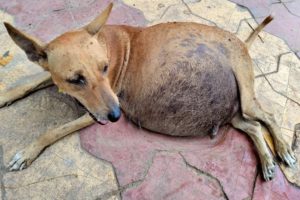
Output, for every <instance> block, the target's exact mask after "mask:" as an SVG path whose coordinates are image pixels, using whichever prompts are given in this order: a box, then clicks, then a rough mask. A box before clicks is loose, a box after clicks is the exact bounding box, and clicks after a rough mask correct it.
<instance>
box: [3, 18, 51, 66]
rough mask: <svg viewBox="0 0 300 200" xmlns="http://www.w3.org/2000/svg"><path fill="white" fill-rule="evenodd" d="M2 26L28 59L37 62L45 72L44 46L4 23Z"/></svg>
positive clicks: (45, 56)
mask: <svg viewBox="0 0 300 200" xmlns="http://www.w3.org/2000/svg"><path fill="white" fill-rule="evenodd" d="M4 26H5V28H6V30H7V32H8V34H9V35H10V37H11V38H12V39H13V41H14V42H15V43H16V44H17V45H18V46H19V47H20V48H21V49H23V50H24V51H25V53H26V55H27V57H28V59H29V60H30V61H32V62H37V63H38V64H40V65H41V66H42V67H43V68H45V69H46V70H47V67H46V66H47V65H46V63H47V54H46V52H45V51H44V47H45V45H44V44H42V42H40V41H39V40H38V39H36V38H33V37H32V36H29V35H28V34H26V33H24V32H22V31H20V30H18V29H16V28H15V27H13V26H12V25H11V24H9V23H7V22H4Z"/></svg>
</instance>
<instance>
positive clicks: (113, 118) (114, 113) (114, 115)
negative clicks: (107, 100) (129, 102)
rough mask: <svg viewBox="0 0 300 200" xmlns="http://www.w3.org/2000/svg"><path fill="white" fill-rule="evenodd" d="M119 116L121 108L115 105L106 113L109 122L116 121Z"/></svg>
mask: <svg viewBox="0 0 300 200" xmlns="http://www.w3.org/2000/svg"><path fill="white" fill-rule="evenodd" d="M120 117H121V109H120V107H119V106H115V107H114V108H113V109H112V110H111V111H110V113H108V115H107V118H108V120H109V121H111V122H116V121H118V120H119V119H120Z"/></svg>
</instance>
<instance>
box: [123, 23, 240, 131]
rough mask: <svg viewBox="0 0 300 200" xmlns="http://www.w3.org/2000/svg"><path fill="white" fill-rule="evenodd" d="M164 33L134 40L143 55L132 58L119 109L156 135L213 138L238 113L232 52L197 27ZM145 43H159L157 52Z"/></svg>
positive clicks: (138, 53) (136, 54)
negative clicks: (154, 41)
mask: <svg viewBox="0 0 300 200" xmlns="http://www.w3.org/2000/svg"><path fill="white" fill-rule="evenodd" d="M164 33H165V34H164V35H163V36H162V35H161V34H160V35H157V34H155V30H152V32H151V30H150V33H147V32H146V33H144V35H143V33H141V35H142V36H141V37H142V38H143V39H142V40H139V39H137V40H136V43H138V45H144V46H145V49H144V50H143V51H139V52H135V51H134V50H133V52H131V61H130V62H129V65H128V69H127V72H126V75H125V76H126V78H125V79H124V81H123V88H122V90H121V92H120V94H119V99H120V103H121V107H122V109H123V111H124V112H125V115H127V117H128V118H130V119H131V120H132V121H134V122H135V123H137V124H138V125H139V126H141V127H143V128H146V129H149V130H152V131H155V132H159V133H163V134H168V135H174V136H204V135H207V134H214V133H215V132H216V131H217V130H218V127H219V126H222V125H224V124H225V123H228V122H229V121H230V120H231V118H232V117H233V115H234V114H235V113H236V112H237V110H238V109H239V97H238V88H237V83H236V80H235V76H234V74H233V71H232V69H231V66H230V60H229V58H230V55H229V54H230V53H231V52H230V51H229V50H227V48H226V44H225V43H220V42H216V41H217V40H215V39H214V38H213V37H211V36H210V38H205V35H204V34H205V33H201V31H199V30H198V29H197V27H196V28H194V29H193V27H192V28H190V29H188V28H187V27H184V26H176V28H175V27H174V29H168V30H166V31H165V32H164ZM182 35H184V37H183V36H182ZM179 36H180V37H179ZM145 37H152V38H153V39H155V40H158V42H157V41H156V44H159V46H158V45H155V46H153V45H151V44H150V45H149V44H146V42H147V43H149V42H150V43H151V41H147V40H146V41H145V39H144V38H145ZM178 38H180V39H178ZM150 49H151V50H150ZM138 57H141V58H142V59H137V58H138ZM129 94H130V95H129Z"/></svg>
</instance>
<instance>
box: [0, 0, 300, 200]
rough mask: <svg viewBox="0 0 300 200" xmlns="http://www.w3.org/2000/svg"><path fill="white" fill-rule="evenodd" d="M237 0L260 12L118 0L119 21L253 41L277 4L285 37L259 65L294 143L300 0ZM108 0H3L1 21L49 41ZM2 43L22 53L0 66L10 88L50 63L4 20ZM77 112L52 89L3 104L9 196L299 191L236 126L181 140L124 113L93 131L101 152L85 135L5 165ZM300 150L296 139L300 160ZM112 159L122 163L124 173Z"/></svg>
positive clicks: (298, 112) (182, 0) (257, 52)
mask: <svg viewBox="0 0 300 200" xmlns="http://www.w3.org/2000/svg"><path fill="white" fill-rule="evenodd" d="M235 1H236V2H238V3H239V4H242V5H246V6H248V7H249V8H250V10H252V11H253V12H252V15H251V14H250V13H249V12H248V10H247V9H246V8H242V7H240V6H237V5H236V4H234V3H232V2H229V1H226V0H214V1H209V0H201V1H200V0H166V1H158V0H155V1H142V0H123V2H124V3H123V2H122V1H121V0H119V1H116V2H115V6H114V9H113V12H112V15H111V17H110V19H109V23H118V24H130V25H141V26H143V25H151V24H156V23H160V22H167V21H195V22H199V23H204V24H208V25H213V26H218V27H221V28H223V29H225V30H228V31H231V32H233V33H236V34H237V36H238V37H240V38H241V39H242V40H244V39H245V38H246V37H247V36H248V35H249V33H250V32H251V31H252V29H251V27H253V28H254V27H255V26H256V22H255V20H257V21H258V22H260V21H261V20H262V19H263V17H265V16H266V15H268V14H269V13H270V12H272V11H276V19H275V21H273V22H272V23H271V24H270V25H268V27H267V28H266V30H268V31H270V32H272V31H273V32H272V33H273V34H274V35H276V36H280V37H282V38H283V39H280V38H278V37H275V36H273V35H271V34H268V33H265V32H263V33H261V34H260V39H257V40H256V41H255V42H254V44H253V46H252V48H251V49H250V54H251V56H252V58H253V61H254V67H255V74H256V80H255V84H256V88H255V90H256V95H257V97H258V99H259V101H260V102H261V104H262V105H263V107H264V108H265V109H266V110H269V111H274V114H275V116H276V119H277V120H278V122H279V124H280V126H281V130H282V132H283V134H284V137H285V138H286V139H287V140H288V142H289V143H290V144H291V143H292V139H293V137H294V126H295V124H297V123H299V122H300V119H299V116H300V109H299V107H300V96H299V94H300V85H299V80H298V79H299V76H300V74H299V73H300V72H299V69H300V63H299V59H298V58H297V56H296V54H295V53H298V57H299V50H300V49H299V48H298V47H299V46H298V45H299V39H298V35H299V29H297V28H295V27H299V21H297V20H298V16H297V15H298V13H299V6H298V5H299V1H297V0H282V1H280V2H279V1H277V0H271V1H269V0H254V1H246V0H235ZM108 2H109V1H108V0H103V1H102V0H96V1H93V0H83V1H78V0H54V1H39V3H37V2H36V1H33V0H24V1H1V2H0V8H1V9H2V10H4V11H5V12H3V11H0V19H1V21H2V20H3V21H9V22H13V23H14V24H15V25H16V26H18V27H19V28H21V29H23V30H25V31H27V32H28V33H30V34H33V35H35V36H37V37H39V38H41V39H42V40H43V41H49V40H51V39H53V38H54V37H56V36H57V35H59V34H61V33H62V32H64V31H67V30H69V29H73V28H77V27H80V26H82V25H84V24H86V23H87V22H88V21H90V20H91V19H92V18H94V16H96V15H97V14H98V13H99V11H100V10H102V9H103V8H104V7H105V5H107V4H108ZM282 2H283V3H282ZM33 4H34V5H35V6H32V5H33ZM252 16H254V17H255V19H253V18H252ZM250 26H251V27H250ZM284 40H285V41H287V42H288V43H289V46H290V47H291V48H292V50H290V48H289V47H288V45H286V43H285V41H284ZM0 44H1V45H0V55H2V54H3V53H5V52H6V51H8V50H9V51H10V53H11V55H13V58H14V59H13V60H12V62H10V63H9V64H8V65H6V66H5V67H2V68H0V95H1V92H2V94H3V92H5V90H6V89H8V88H9V87H10V86H13V85H15V84H20V83H22V80H23V79H22V78H23V77H24V76H27V75H30V74H35V73H37V72H39V71H40V70H41V69H40V68H39V67H37V66H35V65H34V64H31V63H30V62H28V61H27V59H26V56H25V55H24V53H23V52H21V51H20V50H19V49H18V48H17V47H16V46H15V45H14V44H13V42H12V41H11V40H10V39H9V37H8V35H7V34H6V32H5V30H4V27H3V25H2V24H0ZM293 51H294V52H295V53H293ZM62 102H64V103H69V104H70V105H69V106H66V105H65V104H64V103H62ZM76 110H77V108H76V106H75V104H74V102H72V101H71V100H68V99H67V98H66V97H63V96H60V95H57V94H55V93H54V92H53V91H52V90H46V91H42V92H39V93H37V94H35V96H33V97H29V98H28V99H25V100H22V101H19V102H17V103H16V104H15V105H12V106H11V107H9V108H3V109H1V110H0V121H1V127H0V131H1V132H0V133H1V138H0V168H1V170H0V183H1V184H2V186H5V187H2V190H0V195H2V197H4V198H6V199H21V198H22V199H40V197H42V198H44V199H95V198H98V199H118V198H119V196H118V195H119V194H121V195H122V196H123V198H124V199H145V198H146V199H147V198H148V199H149V198H150V199H151V198H152V199H159V198H163V199H220V198H224V197H225V198H226V197H228V198H229V199H251V198H252V199H261V198H264V199H297V198H298V196H299V189H297V188H295V187H293V186H291V184H289V183H288V182H287V181H286V180H285V178H284V176H283V174H282V172H281V171H280V170H279V168H278V169H277V172H276V174H277V176H276V178H275V179H274V180H273V181H271V182H269V183H265V182H262V180H261V173H260V168H257V167H256V165H257V159H256V157H255V151H253V149H252V145H251V143H250V141H249V139H248V138H247V137H245V136H244V135H242V134H241V133H238V132H236V131H234V130H232V129H230V131H229V132H228V133H227V134H224V135H226V136H224V135H222V134H221V135H220V136H219V137H217V138H216V140H213V141H212V140H210V139H208V138H204V139H188V138H186V139H182V138H180V139H178V138H170V137H166V136H161V135H157V134H153V133H148V132H146V131H143V130H139V129H137V128H135V127H133V126H132V125H130V124H128V123H127V122H126V121H124V120H123V121H120V122H119V123H117V124H113V125H108V126H105V127H101V126H98V125H96V126H92V127H90V128H88V129H86V130H84V131H83V133H82V135H81V143H82V145H83V147H84V148H85V149H87V150H88V151H89V152H90V153H92V154H94V155H96V156H97V157H98V158H101V160H99V159H96V158H95V157H92V156H90V155H88V154H87V153H85V152H84V151H83V150H81V148H80V145H79V141H78V136H77V135H76V134H75V135H72V136H68V137H66V138H64V139H63V140H62V141H60V142H58V143H57V144H55V145H53V146H51V147H49V148H48V149H46V151H45V152H43V153H42V154H41V156H40V157H39V158H38V159H37V160H36V161H35V162H34V163H33V164H32V166H31V167H30V168H29V169H27V170H25V171H22V172H17V173H7V172H6V171H5V170H4V163H7V162H8V160H9V158H10V157H11V156H12V155H13V154H14V153H15V152H16V151H17V150H20V149H21V148H23V147H24V146H25V145H26V144H28V143H30V141H32V140H33V138H35V137H36V136H37V135H38V134H41V133H42V132H43V131H44V130H46V129H47V128H51V127H53V126H57V125H59V124H61V123H64V122H66V121H68V120H72V119H74V118H75V117H76V116H78V113H77V111H76ZM2 119H3V120H2ZM16 119H17V121H16ZM2 123H3V124H4V126H2ZM2 135H3V136H2ZM223 136H224V137H223ZM2 149H3V151H2ZM299 149H300V148H299V146H297V145H296V150H295V152H296V156H297V157H298V161H299V160H300V157H299V156H300V150H299ZM103 158H104V159H105V160H106V161H105V160H103ZM108 161H109V162H112V163H113V166H114V167H115V173H116V175H117V176H116V177H115V176H114V173H113V171H112V170H113V169H112V166H111V165H110V164H109V162H108ZM280 167H281V168H282V169H283V172H284V173H285V176H286V177H287V178H288V179H289V181H291V182H293V183H295V184H298V185H300V178H299V177H300V176H299V168H298V169H295V170H292V169H287V168H285V167H284V166H280ZM133 169H134V170H133ZM257 172H258V173H257ZM115 178H117V179H118V182H119V185H117V183H116V179H115ZM253 188H254V189H253ZM29 191H30V192H29ZM206 195H207V196H206Z"/></svg>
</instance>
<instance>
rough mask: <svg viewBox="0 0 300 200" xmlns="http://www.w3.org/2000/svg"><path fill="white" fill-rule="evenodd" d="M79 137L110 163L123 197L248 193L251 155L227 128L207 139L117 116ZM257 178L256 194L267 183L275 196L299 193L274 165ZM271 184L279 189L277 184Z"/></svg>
mask: <svg viewBox="0 0 300 200" xmlns="http://www.w3.org/2000/svg"><path fill="white" fill-rule="evenodd" d="M80 138H81V145H82V147H83V148H84V149H86V150H87V151H88V152H90V153H91V154H93V155H94V156H96V157H98V158H100V159H103V160H106V161H108V162H110V163H112V165H113V166H114V168H115V171H116V176H117V179H118V181H119V184H120V186H121V187H125V188H127V189H125V191H124V192H123V197H124V198H125V199H127V198H128V199H161V198H162V199H164V198H163V197H170V199H218V198H220V197H224V194H226V196H227V197H228V198H229V199H244V198H250V197H251V196H252V192H253V187H254V183H255V179H256V175H257V171H256V170H257V167H256V166H257V165H258V163H257V159H256V156H255V153H254V150H253V146H252V143H251V142H250V141H249V138H248V137H246V136H245V134H243V133H240V132H238V131H236V130H234V129H232V128H230V129H229V130H226V128H223V129H221V132H220V133H219V135H218V136H217V137H216V138H215V139H213V140H211V139H210V138H209V137H205V138H197V137H190V138H180V137H170V136H165V135H161V134H156V133H152V132H149V131H146V130H143V129H140V128H138V127H136V126H135V125H133V124H132V123H131V122H129V121H127V120H126V119H124V118H121V120H120V121H118V122H117V123H114V124H112V123H111V124H108V125H106V126H101V125H98V124H96V125H93V126H91V127H88V128H86V129H84V130H83V131H82V132H81V135H80ZM259 177H260V174H259ZM259 180H260V179H259ZM259 180H258V181H256V182H257V186H256V190H255V194H257V195H258V196H259V195H264V194H267V196H268V195H270V193H263V192H261V190H263V191H264V188H268V187H271V188H272V191H273V192H274V191H275V192H276V194H278V195H280V196H281V195H284V194H285V193H286V191H293V192H292V193H291V194H290V197H295V195H300V190H298V189H295V188H293V186H291V185H290V184H288V183H287V181H286V180H285V178H284V177H283V175H282V173H281V172H280V170H277V177H276V179H275V180H273V181H271V182H270V183H268V184H265V183H263V182H261V181H259ZM274 182H276V183H274ZM277 183H280V184H282V185H283V186H284V188H285V189H284V190H283V189H280V188H279V187H278V186H277V185H278V184H277ZM269 184H271V186H270V185H269ZM208 185H209V186H208ZM127 186H128V187H127ZM131 186H132V187H131ZM208 187H209V188H208ZM259 187H261V188H262V189H260V190H259ZM150 194H151V195H150ZM203 195H204V196H203ZM267 196H266V197H267ZM273 196H274V195H273ZM200 197H201V198H200ZM202 197H203V198H202ZM166 199H168V198H166ZM258 199H259V198H258Z"/></svg>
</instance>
